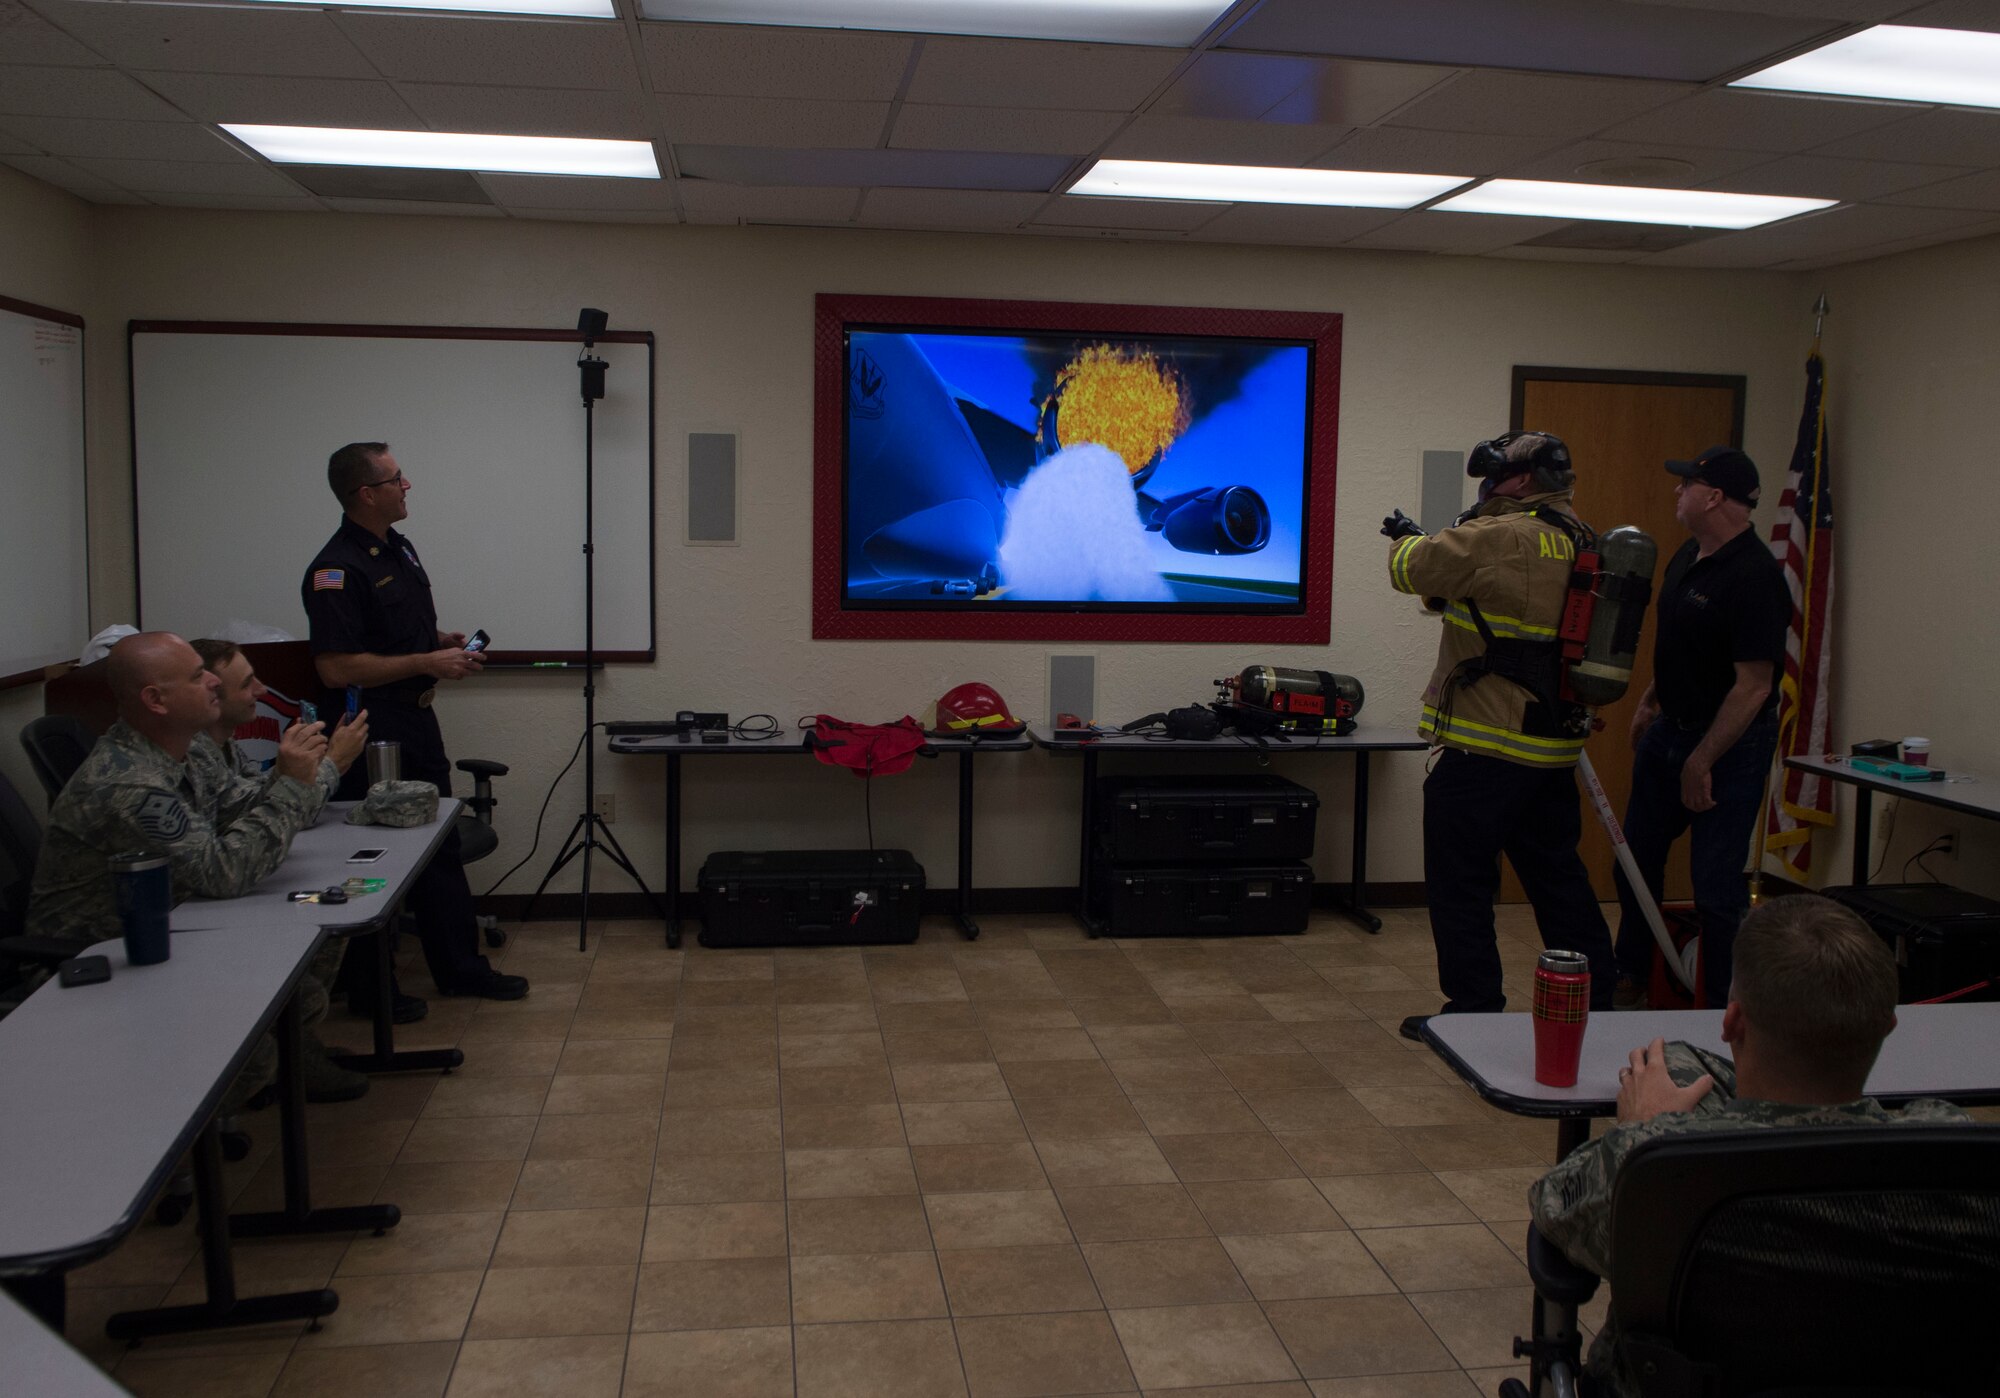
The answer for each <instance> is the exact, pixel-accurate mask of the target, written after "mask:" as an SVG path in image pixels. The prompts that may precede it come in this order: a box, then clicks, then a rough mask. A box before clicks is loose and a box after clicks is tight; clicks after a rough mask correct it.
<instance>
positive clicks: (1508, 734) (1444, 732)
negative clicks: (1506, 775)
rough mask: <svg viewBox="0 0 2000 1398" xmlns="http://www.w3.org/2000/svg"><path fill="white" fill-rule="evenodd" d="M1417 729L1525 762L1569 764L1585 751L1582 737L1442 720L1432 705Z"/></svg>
mask: <svg viewBox="0 0 2000 1398" xmlns="http://www.w3.org/2000/svg"><path fill="white" fill-rule="evenodd" d="M1417 731H1418V732H1419V733H1421V734H1424V735H1425V736H1427V737H1433V738H1446V739H1449V740H1450V741H1452V742H1454V743H1459V744H1462V745H1464V746H1465V747H1469V748H1478V749H1482V750H1484V751H1488V752H1496V753H1503V754H1505V755H1507V756H1509V757H1518V758H1520V759H1521V760H1522V761H1523V762H1536V763H1541V764H1544V765H1546V766H1550V767H1562V766H1568V765H1569V764H1571V763H1573V762H1575V761H1576V760H1577V757H1578V756H1579V755H1580V754H1581V753H1582V752H1583V739H1581V738H1574V739H1571V738H1536V737H1531V736H1529V735H1528V734H1526V733H1516V732H1513V731H1511V730H1510V729H1506V728H1495V727H1493V726H1492V725H1490V724H1485V723H1473V722H1471V721H1469V720H1467V719H1462V718H1451V719H1446V720H1444V721H1442V722H1440V720H1439V716H1438V711H1437V710H1436V709H1434V708H1431V707H1430V706H1429V705H1425V706H1424V718H1423V722H1422V723H1420V724H1418V725H1417Z"/></svg>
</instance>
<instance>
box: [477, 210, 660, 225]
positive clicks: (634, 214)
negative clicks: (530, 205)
mask: <svg viewBox="0 0 2000 1398" xmlns="http://www.w3.org/2000/svg"><path fill="white" fill-rule="evenodd" d="M507 213H508V214H509V215H510V216H512V217H514V218H526V219H537V220H540V221H542V222H544V223H679V222H680V221H681V216H680V215H679V214H677V213H675V212H674V211H673V210H671V209H526V208H513V207H509V208H508V209H507Z"/></svg>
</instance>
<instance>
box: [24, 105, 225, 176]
mask: <svg viewBox="0 0 2000 1398" xmlns="http://www.w3.org/2000/svg"><path fill="white" fill-rule="evenodd" d="M0 126H4V127H5V128H6V129H7V130H8V131H9V132H10V133H11V134H13V135H15V136H18V137H20V138H21V139H22V140H24V141H29V142H32V143H33V144H34V145H35V146H36V147H37V148H39V149H40V150H42V151H44V152H46V153H47V154H49V155H60V156H64V157H69V156H76V155H95V156H103V157H105V158H107V159H113V160H115V159H120V158H125V159H136V160H214V161H219V162H222V163H224V164H229V163H232V162H235V161H239V160H242V159H243V158H244V157H243V153H242V152H241V151H239V150H237V149H236V147H234V146H232V145H230V144H229V143H228V142H227V141H225V140H223V139H222V138H221V137H220V136H218V135H216V134H215V132H213V131H211V130H210V129H209V128H208V127H206V126H202V125H200V124H198V123H196V122H192V121H84V120H81V119H79V118H77V117H26V116H10V117H0Z"/></svg>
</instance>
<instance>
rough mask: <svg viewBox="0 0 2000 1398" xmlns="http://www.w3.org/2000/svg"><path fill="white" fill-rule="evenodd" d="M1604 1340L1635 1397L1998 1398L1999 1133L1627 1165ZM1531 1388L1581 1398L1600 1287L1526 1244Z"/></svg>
mask: <svg viewBox="0 0 2000 1398" xmlns="http://www.w3.org/2000/svg"><path fill="white" fill-rule="evenodd" d="M1611 1257H1612V1275H1611V1276H1610V1277H1609V1278H1607V1280H1608V1281H1609V1282H1610V1283H1611V1292H1612V1298H1613V1299H1612V1324H1614V1325H1615V1326H1616V1330H1615V1334H1616V1345H1617V1353H1618V1355H1619V1356H1620V1364H1621V1368H1622V1369H1623V1370H1624V1371H1625V1372H1627V1373H1628V1374H1630V1375H1632V1376H1634V1378H1635V1380H1636V1383H1637V1386H1638V1391H1639V1392H1640V1393H1641V1394H1642V1395H1644V1398H1696V1395H1699V1398H1751V1396H1752V1395H1772V1398H1776V1396H1777V1395H1781V1394H1782V1395H1788V1398H1799V1396H1801V1395H1806V1394H1813V1395H1830V1394H1839V1395H1844V1396H1845V1398H1961V1395H1965V1396H1966V1398H1969V1396H1970V1395H1973V1394H1981V1395H1990V1394H1994V1393H2000V1347H1996V1346H1995V1345H1994V1344H1993V1342H1992V1336H1991V1329H1992V1324H1993V1317H1994V1315H1995V1314H1996V1312H2000V1127H1995V1126H1985V1125H1962V1126H1916V1125H1911V1126H1839V1127H1792V1128H1778V1129H1769V1130H1747V1131H1729V1132H1719V1131H1718V1132H1697V1133H1689V1134H1687V1135H1683V1136H1663V1137H1660V1138H1658V1139H1656V1140H1652V1141H1647V1142H1645V1143H1644V1144H1642V1145H1640V1146H1638V1147H1637V1148H1635V1149H1634V1150H1633V1152H1632V1154H1631V1155H1630V1156H1628V1157H1627V1158H1626V1161H1625V1164H1624V1167H1623V1169H1622V1170H1621V1171H1620V1172H1619V1175H1618V1180H1617V1184H1616V1189H1615V1192H1614V1194H1613V1196H1612V1203H1611ZM1528 1272H1529V1275H1530V1276H1531V1277H1532V1278H1533V1280H1534V1283H1535V1310H1534V1322H1535V1330H1534V1336H1533V1338H1532V1339H1530V1340H1526V1341H1523V1340H1518V1339H1517V1340H1516V1341H1515V1342H1514V1352H1515V1354H1516V1355H1517V1356H1520V1357H1525V1358H1528V1359H1529V1360H1530V1361H1531V1366H1530V1383H1531V1384H1532V1390H1531V1389H1530V1388H1529V1387H1526V1386H1523V1385H1522V1384H1521V1383H1520V1381H1519V1380H1516V1379H1509V1380H1507V1381H1506V1382H1504V1383H1502V1384H1501V1385H1500V1392H1501V1394H1502V1395H1503V1398H1527V1395H1528V1394H1529V1393H1530V1392H1531V1391H1532V1392H1533V1393H1534V1394H1535V1395H1536V1398H1543V1395H1551V1394H1563V1395H1567V1394H1573V1393H1575V1392H1577V1391H1578V1389H1577V1387H1576V1376H1577V1374H1578V1372H1579V1368H1580V1366H1579V1362H1578V1351H1579V1348H1580V1344H1579V1339H1578V1334H1577V1327H1576V1308H1577V1307H1578V1306H1580V1305H1582V1304H1583V1303H1584V1302H1586V1301H1588V1300H1589V1299H1590V1297H1591V1295H1592V1293H1594V1292H1595V1291H1596V1289H1597V1282H1598V1279H1597V1278H1596V1277H1595V1276H1593V1275H1591V1274H1590V1273H1589V1272H1587V1271H1584V1270H1583V1269H1581V1268H1579V1267H1577V1266H1576V1265H1575V1264H1573V1263H1571V1262H1570V1261H1569V1259H1568V1258H1567V1257H1565V1256H1564V1255H1563V1254H1562V1253H1561V1252H1560V1251H1558V1250H1557V1249H1556V1248H1555V1247H1554V1246H1553V1245H1552V1244H1550V1243H1549V1242H1547V1241H1546V1240H1545V1239H1543V1238H1542V1236H1541V1235H1540V1234H1539V1233H1538V1232H1537V1231H1536V1230H1535V1229H1534V1228H1533V1227H1532V1226H1531V1227H1530V1228H1529V1230H1528Z"/></svg>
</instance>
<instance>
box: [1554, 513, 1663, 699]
mask: <svg viewBox="0 0 2000 1398" xmlns="http://www.w3.org/2000/svg"><path fill="white" fill-rule="evenodd" d="M1659 561H1660V550H1659V547H1658V545H1656V544H1655V543H1654V542H1653V536H1652V535H1650V534H1648V533H1647V532H1646V531H1645V530H1643V529H1636V528H1634V527H1633V526H1631V525H1629V524H1628V525H1624V526H1622V527H1620V528H1617V529H1614V530H1612V531H1611V532H1610V533H1608V534H1601V535H1599V536H1598V539H1597V578H1596V580H1595V582H1594V583H1593V585H1592V587H1591V594H1592V597H1593V599H1594V602H1595V605H1594V606H1593V608H1592V609H1591V613H1590V630H1589V633H1588V634H1587V635H1586V637H1585V638H1584V643H1583V654H1582V655H1581V656H1579V657H1577V658H1575V659H1573V660H1571V661H1570V663H1569V676H1568V678H1569V689H1570V694H1571V696H1572V697H1574V698H1575V700H1576V702H1577V703H1579V704H1584V705H1588V706H1589V707H1590V708H1593V709H1598V708H1602V707H1604V706H1605V705H1606V704H1615V703H1617V702H1618V701H1619V700H1620V699H1622V698H1624V697H1625V691H1626V690H1627V689H1628V688H1630V687H1631V684H1632V662H1633V660H1634V658H1635V657H1636V656H1637V655H1638V653H1639V632H1640V630H1641V629H1642V628H1643V627H1644V626H1645V624H1646V604H1647V603H1648V602H1650V601H1651V600H1652V598H1653V569H1654V567H1655V566H1656V565H1657V564H1658V563H1659Z"/></svg>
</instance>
